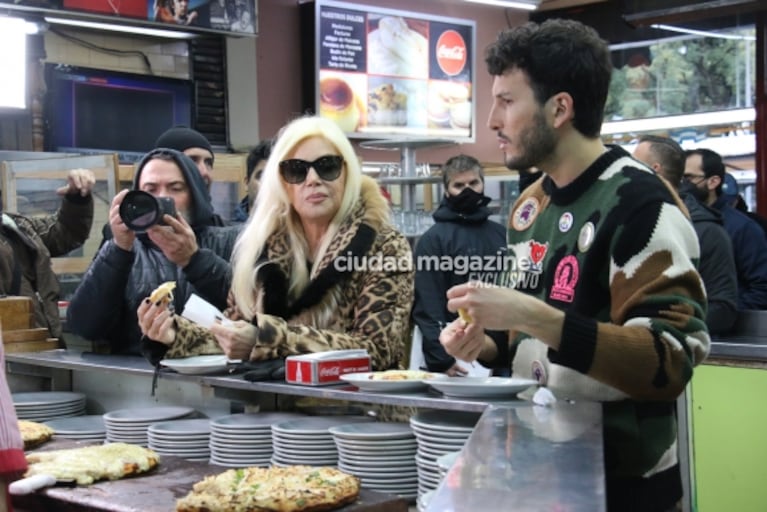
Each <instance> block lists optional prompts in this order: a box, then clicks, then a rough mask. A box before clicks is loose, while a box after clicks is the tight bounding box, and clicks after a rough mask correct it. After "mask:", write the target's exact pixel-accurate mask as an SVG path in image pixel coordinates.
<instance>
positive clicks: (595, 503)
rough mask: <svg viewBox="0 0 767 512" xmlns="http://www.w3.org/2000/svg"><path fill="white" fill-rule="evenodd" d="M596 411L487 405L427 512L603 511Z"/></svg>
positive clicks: (563, 405) (587, 406) (592, 407)
mask: <svg viewBox="0 0 767 512" xmlns="http://www.w3.org/2000/svg"><path fill="white" fill-rule="evenodd" d="M603 460H604V458H603V452H602V408H601V406H600V405H599V404H597V403H589V402H582V403H574V404H571V403H567V402H557V403H555V404H554V405H553V406H551V407H542V406H538V405H532V404H529V403H528V404H526V405H525V406H517V407H511V406H508V405H491V406H489V407H488V408H487V410H486V411H485V412H484V413H483V415H482V417H481V418H480V420H479V422H478V423H477V426H476V427H475V428H474V431H473V432H472V434H471V436H470V437H469V439H468V441H467V443H466V445H465V446H464V448H463V450H462V451H461V454H460V455H459V456H458V458H457V459H456V462H455V464H454V465H453V466H452V467H451V468H450V470H449V471H448V473H447V476H446V477H445V479H444V480H443V481H442V484H441V485H440V486H439V488H438V489H437V490H436V492H435V493H434V495H433V497H432V498H431V500H429V502H428V506H427V508H426V510H427V512H453V511H464V510H515V511H522V512H525V511H530V512H537V511H540V510H568V511H570V512H579V511H583V512H600V511H604V510H605V507H606V504H605V482H604V463H603Z"/></svg>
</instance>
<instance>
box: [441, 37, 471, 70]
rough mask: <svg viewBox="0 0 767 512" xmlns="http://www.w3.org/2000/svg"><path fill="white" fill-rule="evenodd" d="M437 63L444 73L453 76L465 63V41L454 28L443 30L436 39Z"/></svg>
mask: <svg viewBox="0 0 767 512" xmlns="http://www.w3.org/2000/svg"><path fill="white" fill-rule="evenodd" d="M437 63H438V64H439V67H440V69H441V70H442V71H443V72H445V74H447V75H450V76H455V75H457V74H459V73H461V72H462V71H463V68H464V66H465V65H466V42H465V41H464V40H463V37H461V34H459V33H458V32H456V31H455V30H445V31H444V32H442V34H441V35H440V36H439V39H438V40H437Z"/></svg>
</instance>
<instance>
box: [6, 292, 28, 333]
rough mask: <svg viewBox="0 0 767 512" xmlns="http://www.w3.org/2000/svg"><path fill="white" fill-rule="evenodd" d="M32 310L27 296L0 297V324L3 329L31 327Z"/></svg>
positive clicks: (11, 329)
mask: <svg viewBox="0 0 767 512" xmlns="http://www.w3.org/2000/svg"><path fill="white" fill-rule="evenodd" d="M33 312H34V308H33V306H32V299H30V298H29V297H2V298H0V325H2V330H3V331H13V330H16V329H29V328H31V327H32V326H33V325H34V324H33V322H34V320H33Z"/></svg>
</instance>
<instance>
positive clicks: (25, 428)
mask: <svg viewBox="0 0 767 512" xmlns="http://www.w3.org/2000/svg"><path fill="white" fill-rule="evenodd" d="M18 421H19V432H20V433H21V439H22V440H23V441H24V449H25V450H29V449H30V448H34V447H36V446H40V445H41V444H43V443H45V442H47V441H50V439H51V438H52V437H53V434H54V432H53V429H52V428H51V427H49V426H48V425H45V424H44V423H37V422H34V421H29V420H18Z"/></svg>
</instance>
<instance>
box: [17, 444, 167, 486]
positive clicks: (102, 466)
mask: <svg viewBox="0 0 767 512" xmlns="http://www.w3.org/2000/svg"><path fill="white" fill-rule="evenodd" d="M27 463H28V464H29V469H28V470H27V472H26V474H25V475H24V476H25V477H27V476H33V475H52V476H54V477H55V478H56V480H59V481H74V482H76V483H77V484H79V485H90V484H92V483H93V482H96V481H98V480H118V479H120V478H124V477H126V476H131V475H136V474H139V473H144V472H147V471H149V470H151V469H153V468H155V467H157V465H158V464H159V463H160V456H159V455H158V454H157V453H156V452H155V451H154V450H150V449H148V448H144V447H143V446H138V445H135V444H127V443H108V444H101V445H95V446H85V447H82V448H70V449H67V450H51V451H48V452H37V453H29V454H27Z"/></svg>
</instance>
